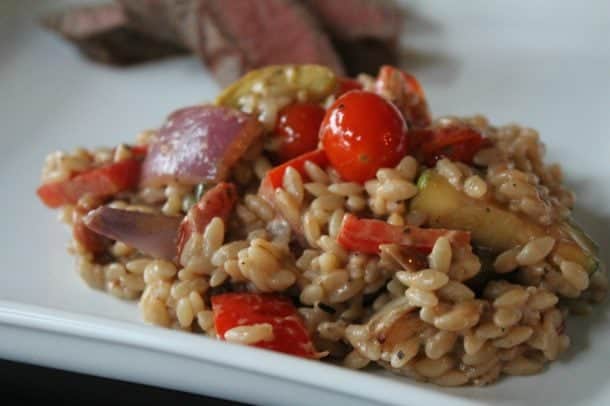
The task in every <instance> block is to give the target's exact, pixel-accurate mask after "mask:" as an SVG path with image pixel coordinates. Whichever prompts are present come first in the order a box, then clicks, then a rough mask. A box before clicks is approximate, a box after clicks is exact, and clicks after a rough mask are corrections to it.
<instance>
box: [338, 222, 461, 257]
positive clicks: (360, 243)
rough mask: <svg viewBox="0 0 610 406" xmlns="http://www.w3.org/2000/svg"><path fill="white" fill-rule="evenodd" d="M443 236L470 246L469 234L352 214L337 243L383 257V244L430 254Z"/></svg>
mask: <svg viewBox="0 0 610 406" xmlns="http://www.w3.org/2000/svg"><path fill="white" fill-rule="evenodd" d="M442 236H447V237H449V239H450V240H451V242H452V243H454V244H456V245H468V244H470V233H469V232H467V231H457V230H446V229H442V228H420V227H414V226H406V227H401V226H393V225H391V224H388V223H386V222H384V221H381V220H375V219H359V218H358V217H356V216H354V215H352V214H348V215H346V216H345V217H344V219H343V223H342V224H341V229H340V230H339V235H338V236H337V241H338V242H339V244H341V245H342V246H343V247H344V248H346V249H348V250H350V251H358V252H363V253H366V254H379V245H381V244H398V245H401V246H404V247H413V248H416V249H418V250H419V251H422V252H425V253H428V252H430V251H431V250H432V247H434V243H435V242H436V240H437V239H438V238H439V237H442Z"/></svg>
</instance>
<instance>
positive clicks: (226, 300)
mask: <svg viewBox="0 0 610 406" xmlns="http://www.w3.org/2000/svg"><path fill="white" fill-rule="evenodd" d="M212 310H213V311H214V326H215V328H216V333H217V334H218V336H219V337H220V338H221V339H224V338H225V333H226V332H227V330H230V329H232V328H234V327H240V326H251V325H253V324H261V323H267V324H270V325H271V327H272V329H273V337H272V338H271V339H270V340H268V341H259V342H257V343H254V344H252V345H254V346H256V347H260V348H266V349H269V350H273V351H278V352H283V353H286V354H292V355H297V356H300V357H305V358H313V357H314V356H315V354H316V353H315V350H314V347H313V344H312V342H311V339H310V338H309V334H308V333H307V329H306V328H305V324H304V323H303V320H302V319H301V317H300V316H299V313H298V312H297V309H296V308H295V307H294V305H293V304H292V302H291V301H290V299H288V298H286V297H283V296H280V295H270V294H257V293H225V294H222V295H216V296H212Z"/></svg>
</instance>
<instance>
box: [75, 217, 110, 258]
mask: <svg viewBox="0 0 610 406" xmlns="http://www.w3.org/2000/svg"><path fill="white" fill-rule="evenodd" d="M72 236H73V237H74V239H75V240H76V241H78V242H79V244H81V245H82V246H83V247H85V248H86V249H87V251H90V252H92V253H94V254H99V253H102V252H104V251H106V249H107V248H108V247H109V246H110V244H112V240H111V239H110V238H106V237H104V236H103V235H101V234H98V233H96V232H95V231H93V230H91V229H90V228H89V227H87V226H86V225H85V223H84V222H83V219H82V218H79V219H77V220H76V221H75V222H74V224H73V225H72Z"/></svg>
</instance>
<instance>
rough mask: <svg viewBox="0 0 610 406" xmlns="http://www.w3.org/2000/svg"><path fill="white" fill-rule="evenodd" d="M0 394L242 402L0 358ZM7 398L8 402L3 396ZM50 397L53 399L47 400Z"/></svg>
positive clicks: (226, 405)
mask: <svg viewBox="0 0 610 406" xmlns="http://www.w3.org/2000/svg"><path fill="white" fill-rule="evenodd" d="M0 394H1V395H2V397H1V399H3V401H2V404H5V405H9V404H16V405H21V404H30V403H33V401H38V400H44V401H45V404H55V403H57V404H60V405H66V404H69V405H72V404H74V405H87V406H97V405H104V406H109V405H124V404H125V405H130V406H139V405H142V406H152V405H157V404H161V405H163V404H165V405H180V406H190V405H198V406H202V405H212V406H239V405H244V404H243V403H236V402H229V401H226V400H221V399H215V398H210V397H206V396H197V395H192V394H189V393H184V392H178V391H173V390H166V389H160V388H155V387H152V386H147V385H139V384H133V383H128V382H124V381H117V380H114V379H106V378H99V377H95V376H91V375H83V374H77V373H73V372H67V371H60V370H57V369H51V368H44V367H40V366H34V365H29V364H22V363H17V362H11V361H6V360H0ZM7 399H11V401H9V402H8V403H5V400H7ZM49 401H53V403H49Z"/></svg>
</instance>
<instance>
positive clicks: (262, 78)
mask: <svg viewBox="0 0 610 406" xmlns="http://www.w3.org/2000/svg"><path fill="white" fill-rule="evenodd" d="M336 86H337V78H336V76H335V74H334V73H333V72H332V71H331V70H330V69H328V68H326V67H324V66H319V65H274V66H268V67H266V68H262V69H257V70H254V71H252V72H250V73H248V74H247V75H244V76H243V77H242V78H241V79H239V80H238V81H237V82H235V83H233V84H232V85H231V86H229V87H227V88H226V89H225V90H224V91H223V92H222V93H221V94H220V95H219V96H218V98H217V99H216V104H217V105H219V106H228V107H234V108H238V109H242V108H243V107H244V103H246V102H248V100H246V99H247V97H248V96H253V95H256V94H261V93H262V92H263V91H264V92H265V94H266V95H269V96H287V97H290V98H296V97H297V95H300V97H299V98H301V97H303V98H304V99H305V100H307V101H310V102H316V101H321V100H322V99H324V98H325V97H326V96H328V95H330V94H331V93H333V92H334V91H335V87H336Z"/></svg>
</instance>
